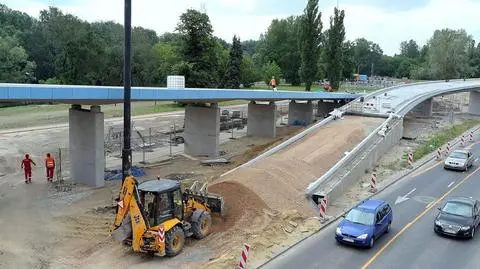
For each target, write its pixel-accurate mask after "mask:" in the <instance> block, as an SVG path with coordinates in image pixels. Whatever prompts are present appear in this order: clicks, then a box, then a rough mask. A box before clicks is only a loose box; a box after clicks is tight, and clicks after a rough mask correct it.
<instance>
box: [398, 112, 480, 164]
mask: <svg viewBox="0 0 480 269" xmlns="http://www.w3.org/2000/svg"><path fill="white" fill-rule="evenodd" d="M478 124H480V120H469V121H466V122H463V123H461V124H458V125H454V126H452V127H450V128H447V129H444V130H441V131H440V132H438V133H436V134H435V135H434V136H432V137H430V138H429V139H428V140H427V141H425V142H424V143H422V144H421V145H420V147H418V148H417V150H415V152H414V153H413V159H414V160H419V159H421V158H422V157H424V156H425V155H427V154H430V153H431V152H433V151H434V150H436V149H437V148H438V147H440V146H442V145H444V144H446V143H447V142H448V141H450V140H452V139H454V138H455V137H458V136H460V135H461V134H462V133H464V132H466V131H467V130H468V129H471V128H473V127H474V126H476V125H478ZM404 162H405V166H406V156H405V160H404Z"/></svg>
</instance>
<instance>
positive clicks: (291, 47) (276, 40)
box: [257, 16, 301, 85]
mask: <svg viewBox="0 0 480 269" xmlns="http://www.w3.org/2000/svg"><path fill="white" fill-rule="evenodd" d="M298 28H299V18H298V17H295V16H291V17H288V18H286V19H281V20H278V19H274V20H273V21H272V23H271V24H270V26H269V27H268V31H267V33H265V35H261V36H260V42H259V44H258V45H257V47H258V52H259V54H260V57H261V65H263V64H266V63H268V62H276V63H277V64H278V66H279V67H280V68H281V69H282V73H283V78H285V80H286V81H287V82H288V83H291V84H293V85H299V84H300V76H299V73H298V70H299V68H300V64H301V61H300V52H299V51H298Z"/></svg>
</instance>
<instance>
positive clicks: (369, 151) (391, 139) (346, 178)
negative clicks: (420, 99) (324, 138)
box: [324, 119, 403, 201]
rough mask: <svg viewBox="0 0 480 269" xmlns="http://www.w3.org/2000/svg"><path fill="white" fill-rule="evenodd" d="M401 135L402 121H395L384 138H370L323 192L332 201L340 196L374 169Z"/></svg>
mask: <svg viewBox="0 0 480 269" xmlns="http://www.w3.org/2000/svg"><path fill="white" fill-rule="evenodd" d="M402 135H403V120H402V119H396V120H394V121H393V122H392V126H391V129H390V130H389V131H388V132H387V133H386V134H385V137H380V136H377V137H374V138H372V139H371V141H370V143H368V144H369V146H367V147H366V148H365V149H364V150H363V151H362V152H361V154H359V155H357V156H355V158H352V160H351V162H349V163H348V165H346V166H345V167H344V170H343V171H340V173H337V175H336V176H334V177H333V178H332V179H331V183H330V184H329V186H328V187H327V188H326V189H325V190H324V192H326V193H327V195H328V197H329V198H330V199H331V200H332V201H333V200H335V199H337V198H339V197H340V196H342V195H343V194H344V193H345V192H346V191H347V190H348V188H350V187H351V186H352V185H354V184H355V183H356V182H357V181H358V179H359V178H360V177H362V176H363V175H364V174H365V172H366V171H367V170H370V169H372V168H373V167H375V165H376V163H377V162H378V160H379V159H380V158H381V157H382V156H383V155H384V154H385V153H387V152H388V150H390V148H391V147H393V146H395V145H397V144H398V142H399V141H400V139H401V138H402Z"/></svg>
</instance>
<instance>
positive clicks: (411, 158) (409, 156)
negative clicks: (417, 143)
mask: <svg viewBox="0 0 480 269" xmlns="http://www.w3.org/2000/svg"><path fill="white" fill-rule="evenodd" d="M408 166H409V167H410V168H413V153H411V152H409V153H408Z"/></svg>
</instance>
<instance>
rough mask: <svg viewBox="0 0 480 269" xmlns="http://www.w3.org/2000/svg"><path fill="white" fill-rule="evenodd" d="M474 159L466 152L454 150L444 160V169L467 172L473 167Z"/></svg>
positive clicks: (470, 153)
mask: <svg viewBox="0 0 480 269" xmlns="http://www.w3.org/2000/svg"><path fill="white" fill-rule="evenodd" d="M473 162H474V157H473V154H472V152H470V151H468V150H454V151H452V152H451V153H450V154H449V155H448V157H447V159H446V160H445V164H444V166H443V167H444V168H445V169H453V170H460V171H467V170H468V168H470V167H471V166H472V165H473Z"/></svg>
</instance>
